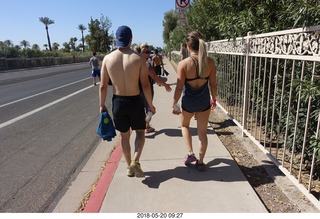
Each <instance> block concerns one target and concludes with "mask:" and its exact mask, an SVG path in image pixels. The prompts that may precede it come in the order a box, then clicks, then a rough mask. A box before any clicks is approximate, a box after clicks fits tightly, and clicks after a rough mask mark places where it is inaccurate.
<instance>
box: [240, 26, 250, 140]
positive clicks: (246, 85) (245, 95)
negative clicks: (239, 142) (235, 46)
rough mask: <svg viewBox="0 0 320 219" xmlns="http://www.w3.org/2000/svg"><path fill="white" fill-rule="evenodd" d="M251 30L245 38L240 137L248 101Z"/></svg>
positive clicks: (245, 119)
mask: <svg viewBox="0 0 320 219" xmlns="http://www.w3.org/2000/svg"><path fill="white" fill-rule="evenodd" d="M251 36H252V32H251V31H249V32H248V34H247V39H246V49H245V53H246V67H245V76H244V90H243V113H242V137H244V136H245V132H244V130H246V129H247V124H248V123H247V118H248V101H249V76H250V56H249V53H250V38H251Z"/></svg>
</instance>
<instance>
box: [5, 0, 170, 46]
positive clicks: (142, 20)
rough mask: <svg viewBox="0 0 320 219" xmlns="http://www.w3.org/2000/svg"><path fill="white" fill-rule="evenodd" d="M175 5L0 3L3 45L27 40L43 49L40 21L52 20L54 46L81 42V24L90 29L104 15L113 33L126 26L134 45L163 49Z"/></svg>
mask: <svg viewBox="0 0 320 219" xmlns="http://www.w3.org/2000/svg"><path fill="white" fill-rule="evenodd" d="M175 4H176V3H175V0H93V1H90V0H86V1H84V0H50V1H49V0H0V5H1V13H0V21H1V27H0V28H1V30H0V41H5V40H11V41H12V42H13V44H14V45H20V42H21V41H22V40H26V41H28V42H29V43H30V45H33V44H38V45H39V46H40V48H43V45H44V44H47V38H46V31H45V26H44V24H42V23H41V22H40V21H39V17H49V18H50V19H51V20H54V22H55V23H54V24H51V25H49V35H50V40H51V44H52V43H53V42H57V43H59V44H60V46H62V44H63V43H64V42H69V40H70V38H71V37H77V38H78V39H81V32H80V30H78V28H77V27H78V25H79V24H83V25H85V26H86V27H88V23H89V22H90V18H91V17H92V18H93V19H100V17H101V14H103V15H104V16H106V17H108V18H109V19H110V20H111V23H112V27H111V28H110V33H112V32H114V33H115V32H116V30H117V28H118V26H120V25H127V26H129V27H130V28H131V29H132V32H133V42H134V43H144V42H147V43H148V44H150V45H153V46H155V47H158V46H159V47H163V39H162V32H163V26H162V21H163V18H164V13H165V12H167V11H169V10H172V9H173V10H174V9H175ZM84 34H85V35H86V34H88V30H86V31H85V32H84Z"/></svg>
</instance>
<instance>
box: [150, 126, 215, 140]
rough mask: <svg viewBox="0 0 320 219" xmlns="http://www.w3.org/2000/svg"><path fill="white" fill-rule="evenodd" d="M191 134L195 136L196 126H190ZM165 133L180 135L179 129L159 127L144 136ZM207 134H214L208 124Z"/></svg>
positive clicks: (152, 136)
mask: <svg viewBox="0 0 320 219" xmlns="http://www.w3.org/2000/svg"><path fill="white" fill-rule="evenodd" d="M190 133H191V136H197V135H198V134H197V128H191V127H190ZM161 134H165V135H167V136H169V137H182V134H181V129H180V128H179V129H160V130H157V131H155V132H152V133H148V134H146V138H155V137H156V136H157V135H161ZM207 134H208V135H209V134H216V133H215V132H214V131H213V130H212V127H211V126H208V129H207Z"/></svg>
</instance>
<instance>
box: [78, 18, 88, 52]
mask: <svg viewBox="0 0 320 219" xmlns="http://www.w3.org/2000/svg"><path fill="white" fill-rule="evenodd" d="M78 29H79V30H80V31H81V35H82V52H84V37H83V31H84V30H86V29H87V28H86V27H85V26H84V25H83V24H79V26H78Z"/></svg>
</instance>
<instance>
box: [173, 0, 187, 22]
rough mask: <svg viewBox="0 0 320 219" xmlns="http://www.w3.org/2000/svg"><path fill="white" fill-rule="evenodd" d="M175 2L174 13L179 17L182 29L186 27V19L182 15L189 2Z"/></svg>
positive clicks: (178, 0) (176, 0)
mask: <svg viewBox="0 0 320 219" xmlns="http://www.w3.org/2000/svg"><path fill="white" fill-rule="evenodd" d="M175 2H176V12H177V13H178V15H179V23H180V25H181V26H182V27H184V26H185V25H186V17H185V16H184V13H185V11H186V10H187V8H188V6H189V4H190V0H175Z"/></svg>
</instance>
